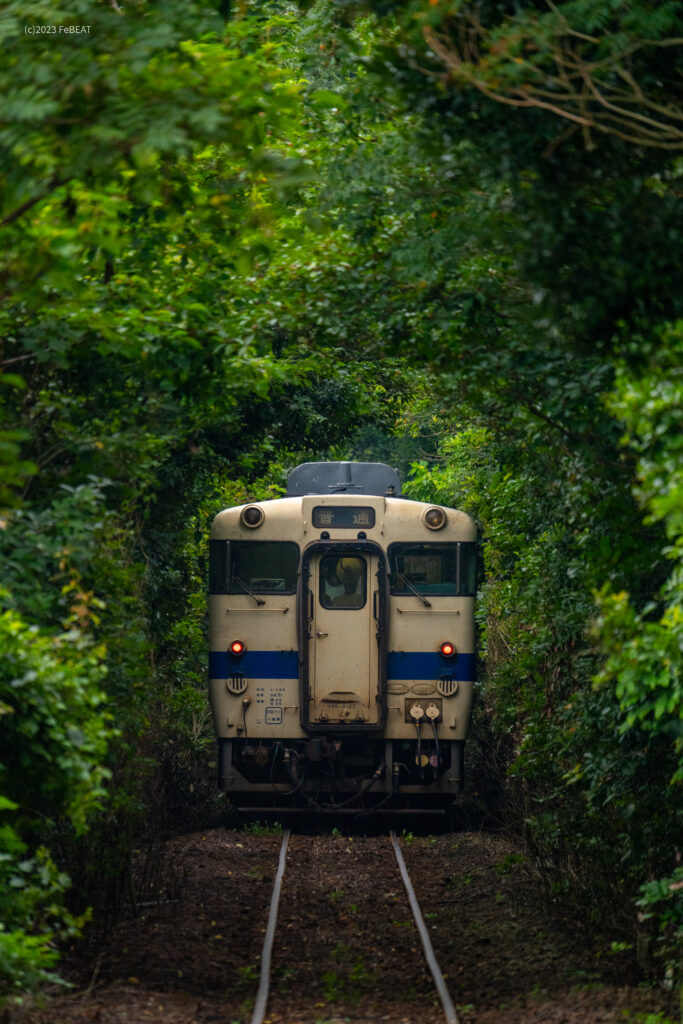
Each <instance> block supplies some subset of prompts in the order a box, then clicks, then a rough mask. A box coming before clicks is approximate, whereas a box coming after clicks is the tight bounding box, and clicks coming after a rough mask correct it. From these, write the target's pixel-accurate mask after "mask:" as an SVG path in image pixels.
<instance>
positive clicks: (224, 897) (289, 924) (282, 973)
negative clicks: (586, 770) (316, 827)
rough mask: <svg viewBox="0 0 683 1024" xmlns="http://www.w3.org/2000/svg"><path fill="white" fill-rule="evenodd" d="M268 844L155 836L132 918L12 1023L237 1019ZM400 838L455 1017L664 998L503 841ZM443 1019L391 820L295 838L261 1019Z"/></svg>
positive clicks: (272, 869)
mask: <svg viewBox="0 0 683 1024" xmlns="http://www.w3.org/2000/svg"><path fill="white" fill-rule="evenodd" d="M280 842H281V836H280V835H277V834H267V835H257V834H253V833H244V832H228V831H223V830H215V831H210V832H205V833H198V834H195V835H192V836H188V837H185V838H182V839H177V840H173V841H172V842H170V843H169V844H167V847H166V851H165V853H164V856H163V863H162V865H161V866H160V870H159V871H158V872H157V873H156V875H155V876H154V879H153V884H152V885H151V886H150V885H149V883H147V891H145V892H139V894H138V900H139V904H140V906H139V908H138V915H137V917H135V918H132V917H131V918H130V919H127V920H124V921H122V922H120V923H119V924H118V925H117V927H116V928H115V929H114V930H113V931H112V933H111V934H110V935H109V937H108V939H107V942H106V944H105V945H104V947H103V948H100V950H99V952H95V951H94V950H93V952H92V954H88V953H87V951H83V950H81V951H79V952H78V959H74V960H73V961H72V963H71V965H70V976H71V980H72V981H73V982H74V983H75V984H76V986H77V988H76V990H75V991H74V992H73V993H72V994H69V995H66V996H57V997H55V998H53V999H52V1001H51V1002H50V1003H49V1005H47V1006H46V1007H45V1008H43V1009H42V1010H41V1009H39V1008H37V1007H36V1006H35V1005H30V1006H28V1007H26V1008H25V1009H24V1010H23V1011H22V1012H21V1013H18V1012H17V1013H14V1014H13V1015H12V1017H11V1018H10V1019H11V1024H15V1021H16V1022H19V1021H25V1022H27V1024H28V1022H31V1024H33V1022H35V1024H77V1022H93V1024H140V1022H146V1021H150V1022H154V1024H161V1022H163V1024H232V1022H235V1024H248V1022H249V1021H250V1019H251V1011H252V1008H253V1002H254V997H255V995H256V990H257V986H258V974H259V961H260V955H261V947H262V943H263V937H264V932H265V928H266V922H267V917H268V907H269V903H270V898H271V891H272V886H273V881H274V878H275V873H276V870H277V863H278V855H279V850H280ZM401 846H402V850H403V854H404V857H405V860H406V863H407V865H408V869H409V871H410V875H411V878H412V881H413V885H414V887H415V891H416V894H417V898H418V900H419V902H420V906H421V909H422V912H423V914H424V917H425V921H426V924H427V927H428V929H429V933H430V937H431V940H432V943H433V946H434V950H435V953H436V955H437V958H438V960H439V964H440V966H441V969H442V970H443V973H444V975H445V977H446V981H447V984H448V988H449V990H450V993H451V996H452V998H453V1001H454V1002H455V1004H456V1007H457V1011H458V1017H459V1019H460V1021H461V1024H493V1022H494V1021H495V1022H496V1024H543V1022H546V1021H563V1022H565V1024H588V1022H590V1024H617V1022H619V1024H622V1022H623V1021H624V1020H625V1019H626V1020H628V1018H627V1017H626V1018H625V1017H624V1012H623V1011H624V1010H629V1011H631V1013H633V1014H634V1015H635V1014H637V1013H647V1012H650V1013H655V1012H658V1011H662V1010H666V1009H667V1007H666V998H667V997H666V995H665V994H663V993H661V992H656V991H655V992H643V991H642V990H638V989H635V988H619V987H617V986H616V985H615V984H614V981H615V980H617V979H618V977H619V976H618V964H615V962H614V957H607V956H605V957H604V958H602V957H601V956H599V955H598V956H596V955H595V951H594V950H590V949H588V948H586V945H585V942H584V941H583V940H582V938H581V937H580V936H578V935H577V934H576V933H574V934H572V929H571V927H570V924H569V923H568V922H564V923H561V922H552V921H550V920H548V917H547V914H546V912H545V910H544V907H543V904H542V902H541V899H540V893H539V891H538V888H537V884H536V882H535V881H534V879H533V877H532V875H531V872H530V871H529V869H528V867H527V866H526V864H525V863H524V862H523V860H521V859H520V854H519V852H518V851H516V850H515V849H514V848H513V847H511V846H510V845H509V844H507V843H506V842H504V841H502V840H499V839H497V838H495V837H492V836H489V835H485V834H482V835H474V834H471V833H469V834H468V833H461V834H451V835H441V836H436V837H432V838H430V837H411V836H410V835H405V836H403V837H401ZM145 904H146V905H145ZM608 966H609V968H610V970H611V974H610V975H608V974H607V973H606V971H607V968H608ZM621 980H623V981H626V979H625V978H623V979H621ZM610 981H611V982H612V983H611V984H610ZM443 1019H444V1017H443V1010H442V1008H441V1006H440V1003H439V1000H438V997H437V994H436V990H435V988H434V985H433V982H432V979H431V976H430V975H429V972H428V970H427V967H426V964H425V961H424V958H423V954H422V949H421V944H420V940H419V936H418V933H417V930H416V928H415V925H414V922H413V918H412V915H411V912H410V909H409V906H408V902H407V899H406V895H405V890H404V888H403V883H402V881H401V878H400V876H399V872H398V868H397V866H396V861H395V860H394V858H393V854H392V851H391V846H390V844H389V840H388V838H387V836H386V834H385V835H378V836H372V837H363V836H354V837H346V836H343V835H317V836H309V835H301V834H299V835H292V837H291V839H290V850H289V855H288V860H287V869H286V872H285V877H284V880H283V888H282V897H281V903H280V912H279V920H278V927H277V931H276V940H275V945H274V948H273V966H272V982H271V997H270V999H269V1003H268V1011H267V1013H266V1020H267V1021H270V1022H272V1024H285V1022H286V1024H299V1022H301V1024H317V1022H335V1024H342V1022H346V1024H379V1022H388V1024H404V1022H411V1024H413V1022H416V1021H420V1022H421V1024H436V1022H442V1021H443Z"/></svg>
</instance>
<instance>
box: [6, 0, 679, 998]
mask: <svg viewBox="0 0 683 1024" xmlns="http://www.w3.org/2000/svg"><path fill="white" fill-rule="evenodd" d="M478 12H479V13H478ZM415 14H418V15H419V17H417V18H416V17H415V16H414V15H415ZM680 17H681V5H680V3H679V2H678V0H671V2H667V3H665V4H661V5H659V7H658V8H657V10H656V12H655V11H653V8H652V5H651V4H649V3H646V2H645V0H643V2H638V3H633V4H629V5H627V6H624V5H623V4H607V5H605V4H599V3H597V0H562V2H559V3H558V4H556V5H554V6H553V7H552V8H549V7H548V6H547V5H546V4H534V3H529V4H527V5H524V6H520V5H519V4H515V5H512V4H509V3H507V2H501V3H496V4H493V5H483V7H482V9H481V10H479V8H476V9H475V8H474V7H471V6H470V5H465V4H462V3H455V4H448V5H446V4H441V3H437V4H430V5H428V6H427V5H424V4H422V3H420V4H418V3H414V2H412V0H410V2H393V0H387V2H383V3H379V4H372V5H367V4H363V3H352V4H344V5H330V4H324V3H312V4H308V3H303V4H302V5H301V6H300V7H298V6H295V5H291V4H289V3H260V2H259V3H255V4H250V5H247V7H246V13H245V11H242V10H241V9H240V11H239V12H238V16H235V17H234V18H232V19H231V20H228V21H227V23H226V22H224V20H223V19H221V18H220V17H219V16H218V14H217V12H216V6H215V5H212V4H210V3H208V2H203V0H193V2H191V3H187V4H168V3H166V4H162V5H160V6H155V5H151V6H150V5H145V4H142V5H132V6H129V7H126V8H125V9H122V10H118V9H117V5H109V6H106V5H101V4H98V3H96V2H95V0H77V2H76V3H75V4H74V3H72V4H70V5H69V9H68V11H67V9H66V8H65V7H64V6H63V5H59V4H57V5H56V6H55V5H54V4H52V3H47V2H42V0H41V2H39V3H37V4H36V3H32V4H30V5H28V4H26V3H24V2H20V0H13V2H11V3H10V4H9V6H8V5H5V9H4V10H3V14H2V16H1V18H2V20H1V21H0V34H1V37H2V39H3V41H4V44H5V45H4V47H3V51H2V53H3V56H2V58H0V88H1V89H2V92H3V96H4V97H5V105H4V108H3V120H2V124H0V185H1V186H2V188H1V189H0V190H1V191H2V194H3V200H2V202H3V206H2V210H1V212H0V222H1V223H0V237H1V240H2V247H1V249H2V256H0V289H1V293H2V299H3V301H2V304H1V312H0V328H1V329H2V332H1V333H2V337H3V339H4V340H3V342H2V345H1V347H0V372H1V373H2V374H3V376H2V377H0V387H1V388H2V391H1V392H0V394H1V395H2V408H1V410H0V413H1V418H0V504H2V507H3V508H5V507H7V508H8V509H9V511H8V512H6V513H4V514H3V518H2V520H1V521H0V556H1V557H2V558H3V578H4V581H5V585H6V587H7V589H8V590H9V592H10V594H9V595H8V596H7V598H6V605H7V611H6V613H5V614H4V616H3V618H2V619H0V624H1V625H0V628H2V629H3V630H4V633H3V634H2V636H3V638H4V640H6V644H7V648H8V651H9V656H8V657H6V658H5V661H4V662H3V665H4V676H3V674H2V671H3V670H0V686H2V690H0V701H1V702H2V703H0V711H3V712H4V714H3V716H2V717H3V726H5V725H6V726H7V732H6V735H7V736H8V737H9V738H11V739H12V746H11V747H10V745H9V744H7V745H5V744H4V741H3V748H2V752H1V754H0V792H5V793H6V794H7V797H8V798H9V801H10V804H11V806H9V805H6V806H5V808H4V810H3V812H2V813H3V814H5V815H6V816H7V820H8V822H9V825H8V831H5V832H4V833H3V839H2V842H3V843H4V844H5V850H4V854H6V857H5V859H4V860H2V861H1V862H0V863H1V864H2V871H6V872H8V874H7V878H15V879H19V880H22V879H23V882H22V884H21V885H19V884H16V885H15V884H11V885H10V884H7V885H6V886H5V887H4V888H6V889H7V892H8V896H7V897H6V901H7V903H6V907H5V905H3V909H5V911H6V914H5V916H6V921H7V924H6V926H5V930H4V931H3V932H1V933H0V947H1V948H2V949H4V950H6V959H5V962H6V963H7V964H8V965H9V966H8V968H7V970H6V976H5V978H4V979H3V980H4V982H5V984H6V987H7V986H9V987H10V988H11V986H12V985H14V984H17V985H23V984H26V985H28V984H29V983H30V984H32V983H33V982H34V981H36V980H38V979H39V978H40V976H41V972H42V974H44V973H45V972H48V973H49V972H50V971H51V970H52V968H53V967H54V962H55V958H54V947H53V946H52V945H51V943H52V942H53V941H54V940H55V939H56V938H58V937H59V935H60V934H64V931H63V930H64V929H67V931H68V928H70V927H76V924H73V925H72V924H70V923H69V919H68V917H67V916H65V914H66V912H65V911H64V909H63V904H64V898H65V897H64V894H65V891H66V879H65V878H63V877H62V875H61V874H60V872H59V871H58V869H57V868H54V867H53V865H52V862H51V861H50V856H52V857H53V859H54V861H55V862H59V863H66V862H68V864H69V869H70V873H71V874H72V876H73V879H74V885H73V887H72V889H71V893H70V896H69V899H70V900H71V901H72V902H73V904H74V906H78V907H84V906H85V905H87V903H88V902H89V901H92V900H93V899H94V898H95V895H94V894H95V893H96V890H97V889H98V888H101V889H103V891H104V892H105V896H104V897H103V902H102V904H101V909H106V910H107V911H113V910H114V909H115V907H116V905H117V903H118V901H120V898H121V895H120V894H121V891H122V889H123V888H124V884H123V883H124V880H125V878H126V871H127V867H126V864H127V858H128V856H129V851H130V848H131V845H132V843H133V839H134V836H135V835H136V834H139V833H140V831H141V830H143V829H144V828H147V829H149V830H150V831H154V830H155V829H159V828H168V827H187V826H188V825H191V826H192V827H195V826H196V825H198V824H199V823H200V822H201V821H202V820H206V819H203V818H202V815H206V816H208V817H209V818H210V816H211V813H212V810H211V808H212V806H213V805H212V800H211V788H212V786H213V783H212V766H211V764H210V758H211V756H212V755H211V753H210V752H211V750H212V747H213V739H212V733H211V724H210V721H209V715H208V710H207V706H206V701H205V695H204V674H205V640H204V630H205V626H204V605H205V595H204V589H205V587H204V578H205V550H206V539H207V536H208V530H209V525H210V520H211V517H212V515H213V514H214V513H215V512H216V511H218V510H219V509H220V508H221V507H224V506H225V505H229V504H236V503H240V502H242V501H246V500H252V499H256V498H270V497H275V496H277V495H278V494H280V493H281V489H282V486H283V484H284V480H285V476H286V471H287V469H288V468H290V467H291V466H292V465H295V464H296V463H297V462H299V461H301V460H302V458H307V457H314V458H320V457H325V456H327V457H346V456H349V455H350V456H355V457H363V458H369V459H371V460H374V459H384V458H386V459H387V460H388V461H391V462H394V463H396V462H398V463H400V465H401V466H402V467H403V468H405V469H407V468H408V467H409V466H411V465H412V470H411V479H410V480H409V481H408V483H407V486H406V493H407V494H408V496H410V497H414V498H423V499H425V500H429V501H440V502H443V503H444V504H448V505H455V506H457V507H460V508H463V509H465V510H466V511H468V512H470V513H471V514H472V515H474V516H475V517H476V518H477V519H478V521H479V523H480V525H481V528H482V553H483V561H484V570H485V576H484V578H483V582H482V587H481V594H480V601H479V609H478V613H477V614H478V617H479V622H480V627H481V637H482V645H481V647H482V654H483V657H484V660H485V668H486V675H485V678H484V680H483V681H482V683H480V684H479V687H480V696H481V698H482V699H481V700H480V701H479V705H478V708H477V712H476V715H477V718H476V733H475V742H474V743H473V744H471V754H470V759H471V762H472V763H474V764H475V766H476V768H477V772H478V779H479V786H480V788H481V791H482V798H489V799H492V798H494V793H493V790H494V788H495V787H496V786H498V793H497V795H495V799H493V802H495V803H496V811H497V813H501V814H502V815H503V817H504V818H505V819H506V820H507V821H508V822H514V823H515V824H516V825H517V826H518V827H525V828H526V831H527V836H528V839H529V844H530V849H531V851H532V853H533V855H534V858H535V860H536V863H537V864H538V865H539V866H540V867H541V868H542V870H543V871H544V872H545V877H546V878H547V879H548V884H549V887H550V888H552V890H553V893H554V894H557V893H561V894H562V895H563V897H564V898H566V899H569V900H571V901H573V903H574V905H575V907H576V908H577V909H582V910H584V911H586V908H587V911H586V913H587V917H588V918H589V919H592V921H593V922H594V923H595V924H596V926H597V922H598V921H600V922H601V926H602V927H603V929H605V930H606V931H607V932H608V933H609V935H608V939H613V940H614V941H617V942H623V943H625V944H626V945H627V946H630V945H632V946H633V947H634V948H637V947H638V948H639V944H640V945H642V943H641V941H640V940H641V938H642V933H643V932H645V931H648V930H649V934H650V935H651V937H653V938H657V939H658V940H659V941H658V942H657V943H656V944H655V945H656V948H657V950H658V954H661V958H662V963H663V964H664V965H666V964H670V963H672V962H673V957H672V950H673V948H674V943H675V941H676V935H677V930H678V929H679V927H680V914H679V906H680V889H679V888H678V886H679V879H678V875H677V874H676V872H677V871H678V866H677V863H676V861H675V856H676V848H677V847H676V844H677V841H678V840H677V835H678V828H679V820H680V819H679V818H678V814H679V812H680V806H679V804H680V801H679V795H680V778H681V760H680V758H681V753H682V752H683V748H682V746H681V744H682V743H683V735H682V734H681V728H682V726H681V706H682V702H681V678H680V662H681V628H680V627H681V612H680V604H681V579H682V577H681V562H680V557H681V526H682V523H683V518H682V516H681V508H682V507H683V485H682V484H681V473H680V454H681V450H680V445H681V441H680V439H681V436H682V432H681V430H680V420H679V416H680V408H681V404H682V403H681V398H682V397H683V396H682V395H681V394H680V390H681V388H680V365H681V359H680V357H681V344H680V339H681V327H680V320H679V318H680V317H681V316H682V315H683V307H682V306H681V290H680V281H679V274H678V265H679V264H680V256H681V237H683V235H682V234H681V231H680V223H679V220H678V214H677V204H678V202H679V197H678V193H679V191H680V188H679V185H680V183H679V178H680V174H681V167H680V162H679V161H676V159H674V158H672V157H670V155H669V154H668V153H667V151H666V150H664V149H658V148H657V147H655V146H650V145H645V144H642V145H638V146H636V145H634V144H633V142H632V141H630V140H629V139H627V138H625V137H619V133H621V136H625V135H626V134H628V131H630V130H631V127H632V125H633V114H634V112H635V114H636V117H635V120H636V121H638V120H639V117H638V115H639V114H642V113H643V111H645V110H648V111H649V113H650V114H652V115H653V116H655V115H656V116H657V117H660V116H661V117H662V118H663V119H664V121H666V127H665V130H667V131H668V130H670V129H671V128H672V126H674V128H675V117H674V114H675V109H676V104H677V103H678V86H677V85H676V82H675V76H674V72H673V58H674V54H675V52H676V47H675V46H673V44H672V45H671V46H669V45H668V42H669V41H671V40H672V39H676V38H677V37H679V36H680V35H681V32H680V29H679V28H678V22H679V21H680ZM465 23H466V24H468V25H469V27H470V29H471V30H472V31H471V33H470V36H469V38H470V40H474V41H475V43H476V48H478V49H477V52H476V53H474V52H473V53H471V54H469V55H468V60H466V61H465V62H464V63H465V64H466V65H467V68H465V71H467V72H468V73H469V70H472V68H474V69H475V70H476V72H477V75H478V76H480V77H479V78H478V79H477V81H476V82H475V81H473V80H472V79H471V78H470V79H469V80H468V79H467V74H464V73H463V74H461V75H460V84H459V86H458V87H457V88H454V82H455V80H456V79H457V77H458V75H457V74H456V72H455V71H454V70H453V69H451V71H452V73H451V75H450V76H444V75H443V70H444V66H445V63H447V62H448V52H451V51H452V48H453V45H455V44H454V40H456V38H457V39H460V38H462V37H461V36H458V35H457V33H456V34H453V32H452V30H453V29H454V28H457V27H458V25H462V24H465ZM25 24H27V25H29V26H33V27H34V28H35V27H45V28H46V29H48V32H47V33H45V34H36V33H35V32H34V33H33V34H27V33H25V32H24V25H25ZM76 24H87V25H90V26H91V29H90V32H89V33H88V34H87V35H83V36H79V35H77V34H75V33H69V32H65V31H61V30H62V29H64V28H68V27H69V26H72V25H76ZM52 28H54V33H53V34H51V33H52ZM425 30H426V34H427V36H428V37H429V32H430V31H431V32H433V33H434V36H433V37H429V38H430V40H431V42H432V43H433V44H435V45H432V49H431V54H430V52H429V47H428V45H427V41H426V40H425V35H424V31H425ZM664 43H667V45H663V44H664ZM439 45H440V46H441V47H442V50H441V51H439V48H438V47H439ZM435 47H436V48H435ZM443 47H445V51H444V50H443ZM558 48H559V49H558ZM560 50H562V52H563V53H565V54H567V53H570V54H573V58H572V59H575V60H576V61H578V64H577V68H580V69H583V70H586V68H587V67H588V64H590V74H589V80H590V84H591V86H593V87H595V88H596V89H605V90H608V91H609V90H610V89H612V90H613V89H616V88H625V89H628V88H631V86H630V85H629V83H628V81H627V80H626V79H625V78H624V75H623V74H621V72H625V73H626V74H627V75H628V74H632V75H635V80H637V81H638V82H639V83H640V85H641V86H642V94H641V95H640V96H639V97H638V102H637V103H636V104H635V106H634V105H631V107H630V109H629V114H628V117H627V118H626V120H627V121H628V125H626V126H625V125H624V124H620V125H619V126H618V128H617V131H616V133H615V132H613V131H611V130H610V131H607V130H603V129H604V127H605V125H606V124H607V123H608V121H606V120H605V118H607V119H609V114H605V109H606V108H604V107H603V109H602V110H599V109H598V108H599V107H601V106H602V105H601V104H600V102H599V100H597V99H596V98H595V96H594V94H592V95H593V98H592V99H591V100H590V102H589V101H585V102H584V108H583V109H584V112H585V113H587V114H588V115H589V116H590V118H591V119H592V120H591V123H590V125H584V126H583V128H579V129H577V131H576V132H566V133H565V132H563V131H562V127H561V126H560V124H559V122H558V117H564V114H563V112H562V111H560V112H559V113H558V111H557V110H549V109H546V108H541V107H538V106H537V107H536V109H535V110H534V112H533V113H529V111H528V110H520V111H519V112H517V113H515V114H514V115H513V116H509V113H510V111H509V104H505V105H504V104H501V103H499V102H496V96H493V97H492V96H491V95H487V91H486V90H487V89H488V92H489V93H490V92H491V88H489V86H491V87H492V89H493V91H494V92H495V91H496V90H498V92H497V93H496V95H497V97H498V99H500V97H501V96H507V97H509V96H513V95H514V96H516V95H518V94H517V92H515V90H520V89H521V90H524V91H525V96H533V97H536V98H539V96H540V92H539V90H541V91H542V89H543V88H544V84H543V83H544V82H545V83H547V79H548V76H549V75H551V76H552V75H553V74H555V69H556V63H555V64H553V61H555V57H556V56H557V54H558V53H559V52H560ZM625 55H628V60H626V56H625ZM461 56H462V55H461ZM469 58H471V59H469ZM629 61H630V63H629ZM468 69H469V70H468ZM425 70H427V71H429V72H431V73H430V74H428V75H425V74H424V71H425ZM587 73H588V72H587ZM584 77H585V76H584ZM482 84H483V85H484V86H486V89H484V90H482V88H481V86H482ZM555 99H557V97H555ZM565 99H566V97H565ZM567 102H570V101H567ZM571 102H573V101H571ZM648 104H650V106H648ZM651 104H658V105H659V106H662V107H664V106H665V107H666V109H665V110H663V111H662V110H660V111H657V112H655V111H654V109H653V108H652V106H651ZM526 105H527V104H525V106H526ZM566 109H570V108H569V107H566ZM648 116H649V114H648ZM612 124H613V123H612ZM644 124H645V122H643V121H642V119H641V120H640V124H639V127H638V131H639V132H640V136H639V138H640V141H641V142H642V139H643V125H644ZM584 128H585V129H586V130H585V131H584V130H583V129H584ZM645 130H647V129H645ZM652 130H653V131H656V132H660V128H653V129H652ZM676 130H678V129H676ZM596 139H599V145H597V146H593V148H587V146H586V143H587V142H588V143H589V144H593V143H594V142H595V141H596ZM658 141H661V140H658ZM394 431H395V432H397V433H398V434H399V435H400V437H399V438H398V439H397V438H395V437H392V436H391V435H392V432H394ZM3 679H4V683H2V680H3ZM105 693H106V697H105ZM109 715H111V716H112V718H111V719H110V718H109V717H108V716H109ZM113 721H115V723H116V730H114V729H113V728H112V722H113ZM3 787H4V788H3ZM107 787H108V790H109V798H108V802H106V803H105V802H104V801H103V797H104V790H105V788H107ZM214 809H215V808H214ZM39 815H43V818H40V817H39ZM58 817H59V820H57V819H58ZM41 822H42V823H43V824H42V825H41V824H40V823H41ZM88 825H89V828H90V831H89V832H86V827H87V826H88ZM409 839H410V837H409V836H408V837H407V840H408V841H409ZM44 844H47V847H48V848H49V850H50V853H48V852H42V851H43V845H44ZM22 864H24V865H25V867H23V868H22V867H21V865H22ZM96 882H97V884H96ZM15 890H16V892H15ZM22 893H23V895H21V894H22ZM617 894H618V895H617ZM624 895H627V896H628V898H629V899H630V901H631V902H630V903H629V902H628V899H624ZM637 900H640V901H641V902H640V906H639V908H637V907H636V901H637ZM0 902H1V899H0ZM60 907H61V909H60ZM637 909H639V910H640V912H641V917H642V920H640V921H639V920H638V918H637V916H636V913H637ZM60 929H62V931H61V932H60ZM3 943H4V945H2V944H3ZM664 969H665V970H666V969H668V968H666V967H665V968H664ZM353 970H355V968H353V967H352V968H351V974H353ZM335 977H336V976H335ZM353 980H354V979H353V978H351V981H353ZM356 980H358V982H359V983H362V982H364V980H365V979H363V978H360V977H359V978H358V979H356ZM332 981H334V983H335V985H336V984H337V982H336V981H335V980H334V979H332V978H331V979H330V984H332ZM343 984H344V986H346V985H347V984H350V982H349V983H347V981H346V979H344V980H343Z"/></svg>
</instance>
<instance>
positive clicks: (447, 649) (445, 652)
mask: <svg viewBox="0 0 683 1024" xmlns="http://www.w3.org/2000/svg"><path fill="white" fill-rule="evenodd" d="M439 654H441V655H442V656H443V657H444V658H452V657H453V655H454V654H455V644H453V643H451V641H450V640H444V642H443V643H442V644H441V647H439Z"/></svg>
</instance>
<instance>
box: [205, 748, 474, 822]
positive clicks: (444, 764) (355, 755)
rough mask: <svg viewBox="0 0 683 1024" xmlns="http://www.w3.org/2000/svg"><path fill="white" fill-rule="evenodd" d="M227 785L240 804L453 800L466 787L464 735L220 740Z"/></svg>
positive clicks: (356, 806) (316, 806)
mask: <svg viewBox="0 0 683 1024" xmlns="http://www.w3.org/2000/svg"><path fill="white" fill-rule="evenodd" d="M218 775H219V787H220V789H222V790H224V791H225V792H226V793H228V794H229V796H230V797H231V800H232V801H233V803H234V804H235V805H236V806H238V807H239V806H245V805H250V806H263V807H266V806H268V807H292V808H293V807H302V808H309V809H312V810H315V811H317V812H325V811H329V812H340V811H347V812H348V813H356V812H357V813H360V814H372V813H373V812H375V811H378V810H380V809H383V808H387V809H393V810H398V809H406V810H413V811H414V810H416V809H419V808H421V807H424V808H433V807H445V806H448V805H449V804H451V803H452V802H453V799H454V798H455V797H456V796H457V795H458V794H459V793H460V792H462V788H463V782H464V742H462V741H458V740H450V741H447V742H443V741H442V742H441V743H438V742H437V741H436V740H435V739H432V740H428V739H426V738H424V739H423V738H422V736H419V737H416V738H415V739H414V740H402V739H393V740H392V739H384V738H382V737H377V738H373V737H370V736H367V735H366V736H362V735H361V736H359V735H356V736H348V735H346V736H343V735H342V736H339V735H336V736H335V735H334V734H332V735H329V736H314V737H310V738H308V739H296V740H281V741H280V740H274V741H270V742H258V743H249V742H248V741H246V740H242V739H237V740H230V739H221V740H220V741H219V764H218Z"/></svg>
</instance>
